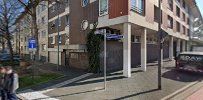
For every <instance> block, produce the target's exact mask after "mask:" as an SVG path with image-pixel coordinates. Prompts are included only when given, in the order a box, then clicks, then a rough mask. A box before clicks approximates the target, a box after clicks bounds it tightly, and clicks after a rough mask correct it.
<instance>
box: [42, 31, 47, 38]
mask: <svg viewBox="0 0 203 100" xmlns="http://www.w3.org/2000/svg"><path fill="white" fill-rule="evenodd" d="M41 36H42V38H45V37H46V31H45V30H44V31H42V32H41Z"/></svg>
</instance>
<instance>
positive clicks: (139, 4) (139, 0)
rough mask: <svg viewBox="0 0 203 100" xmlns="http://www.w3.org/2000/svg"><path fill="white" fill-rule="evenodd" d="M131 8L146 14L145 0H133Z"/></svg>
mask: <svg viewBox="0 0 203 100" xmlns="http://www.w3.org/2000/svg"><path fill="white" fill-rule="evenodd" d="M131 10H132V11H135V12H137V13H139V14H141V15H144V0H131Z"/></svg>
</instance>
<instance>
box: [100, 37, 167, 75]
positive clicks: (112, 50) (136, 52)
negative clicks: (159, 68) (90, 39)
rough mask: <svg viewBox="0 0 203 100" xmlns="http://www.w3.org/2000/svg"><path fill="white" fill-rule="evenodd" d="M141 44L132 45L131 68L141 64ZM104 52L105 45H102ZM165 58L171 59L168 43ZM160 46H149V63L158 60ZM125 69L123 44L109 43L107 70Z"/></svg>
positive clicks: (165, 45) (165, 48)
mask: <svg viewBox="0 0 203 100" xmlns="http://www.w3.org/2000/svg"><path fill="white" fill-rule="evenodd" d="M140 46H141V45H140V43H132V44H131V47H132V50H131V66H132V67H137V66H138V65H140V62H141V60H140V59H141V55H140V54H141V49H140ZM102 51H103V45H102ZM163 52H164V58H168V57H169V46H168V42H166V43H164V51H163ZM102 55H103V53H101V57H100V59H101V69H103V56H102ZM157 55H158V46H157V45H155V44H148V45H147V62H148V63H149V62H152V61H156V60H157V57H158V56H157ZM122 68H123V43H121V42H116V41H108V42H107V70H108V71H113V70H117V69H120V70H121V69H122Z"/></svg>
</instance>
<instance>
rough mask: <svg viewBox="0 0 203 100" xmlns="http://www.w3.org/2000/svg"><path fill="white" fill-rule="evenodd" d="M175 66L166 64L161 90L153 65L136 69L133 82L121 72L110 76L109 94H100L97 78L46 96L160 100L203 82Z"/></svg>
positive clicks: (100, 78)
mask: <svg viewBox="0 0 203 100" xmlns="http://www.w3.org/2000/svg"><path fill="white" fill-rule="evenodd" d="M174 64H175V63H174V61H172V62H164V67H163V69H162V85H163V88H162V90H158V89H157V63H150V64H148V67H147V71H146V72H142V71H140V70H139V68H133V69H132V77H131V78H124V77H123V75H122V71H117V72H113V73H108V77H107V90H106V91H104V90H101V89H102V88H103V75H95V74H94V75H91V76H89V77H87V78H85V79H81V80H79V81H76V82H73V83H71V84H68V85H65V86H63V87H60V88H57V89H54V90H52V91H49V92H46V93H44V94H45V95H46V96H48V97H49V98H56V99H60V100H104V99H118V100H119V99H132V100H149V98H150V100H160V99H161V98H163V97H165V96H167V95H169V94H171V93H173V92H175V91H176V90H178V89H181V88H183V87H185V86H187V85H188V84H191V83H192V82H195V81H197V80H198V79H199V78H200V77H199V76H193V75H189V74H185V73H180V72H177V71H175V70H174ZM41 99H48V98H41Z"/></svg>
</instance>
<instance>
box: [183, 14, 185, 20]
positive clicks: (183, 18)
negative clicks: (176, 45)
mask: <svg viewBox="0 0 203 100" xmlns="http://www.w3.org/2000/svg"><path fill="white" fill-rule="evenodd" d="M183 21H185V14H184V13H183Z"/></svg>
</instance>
